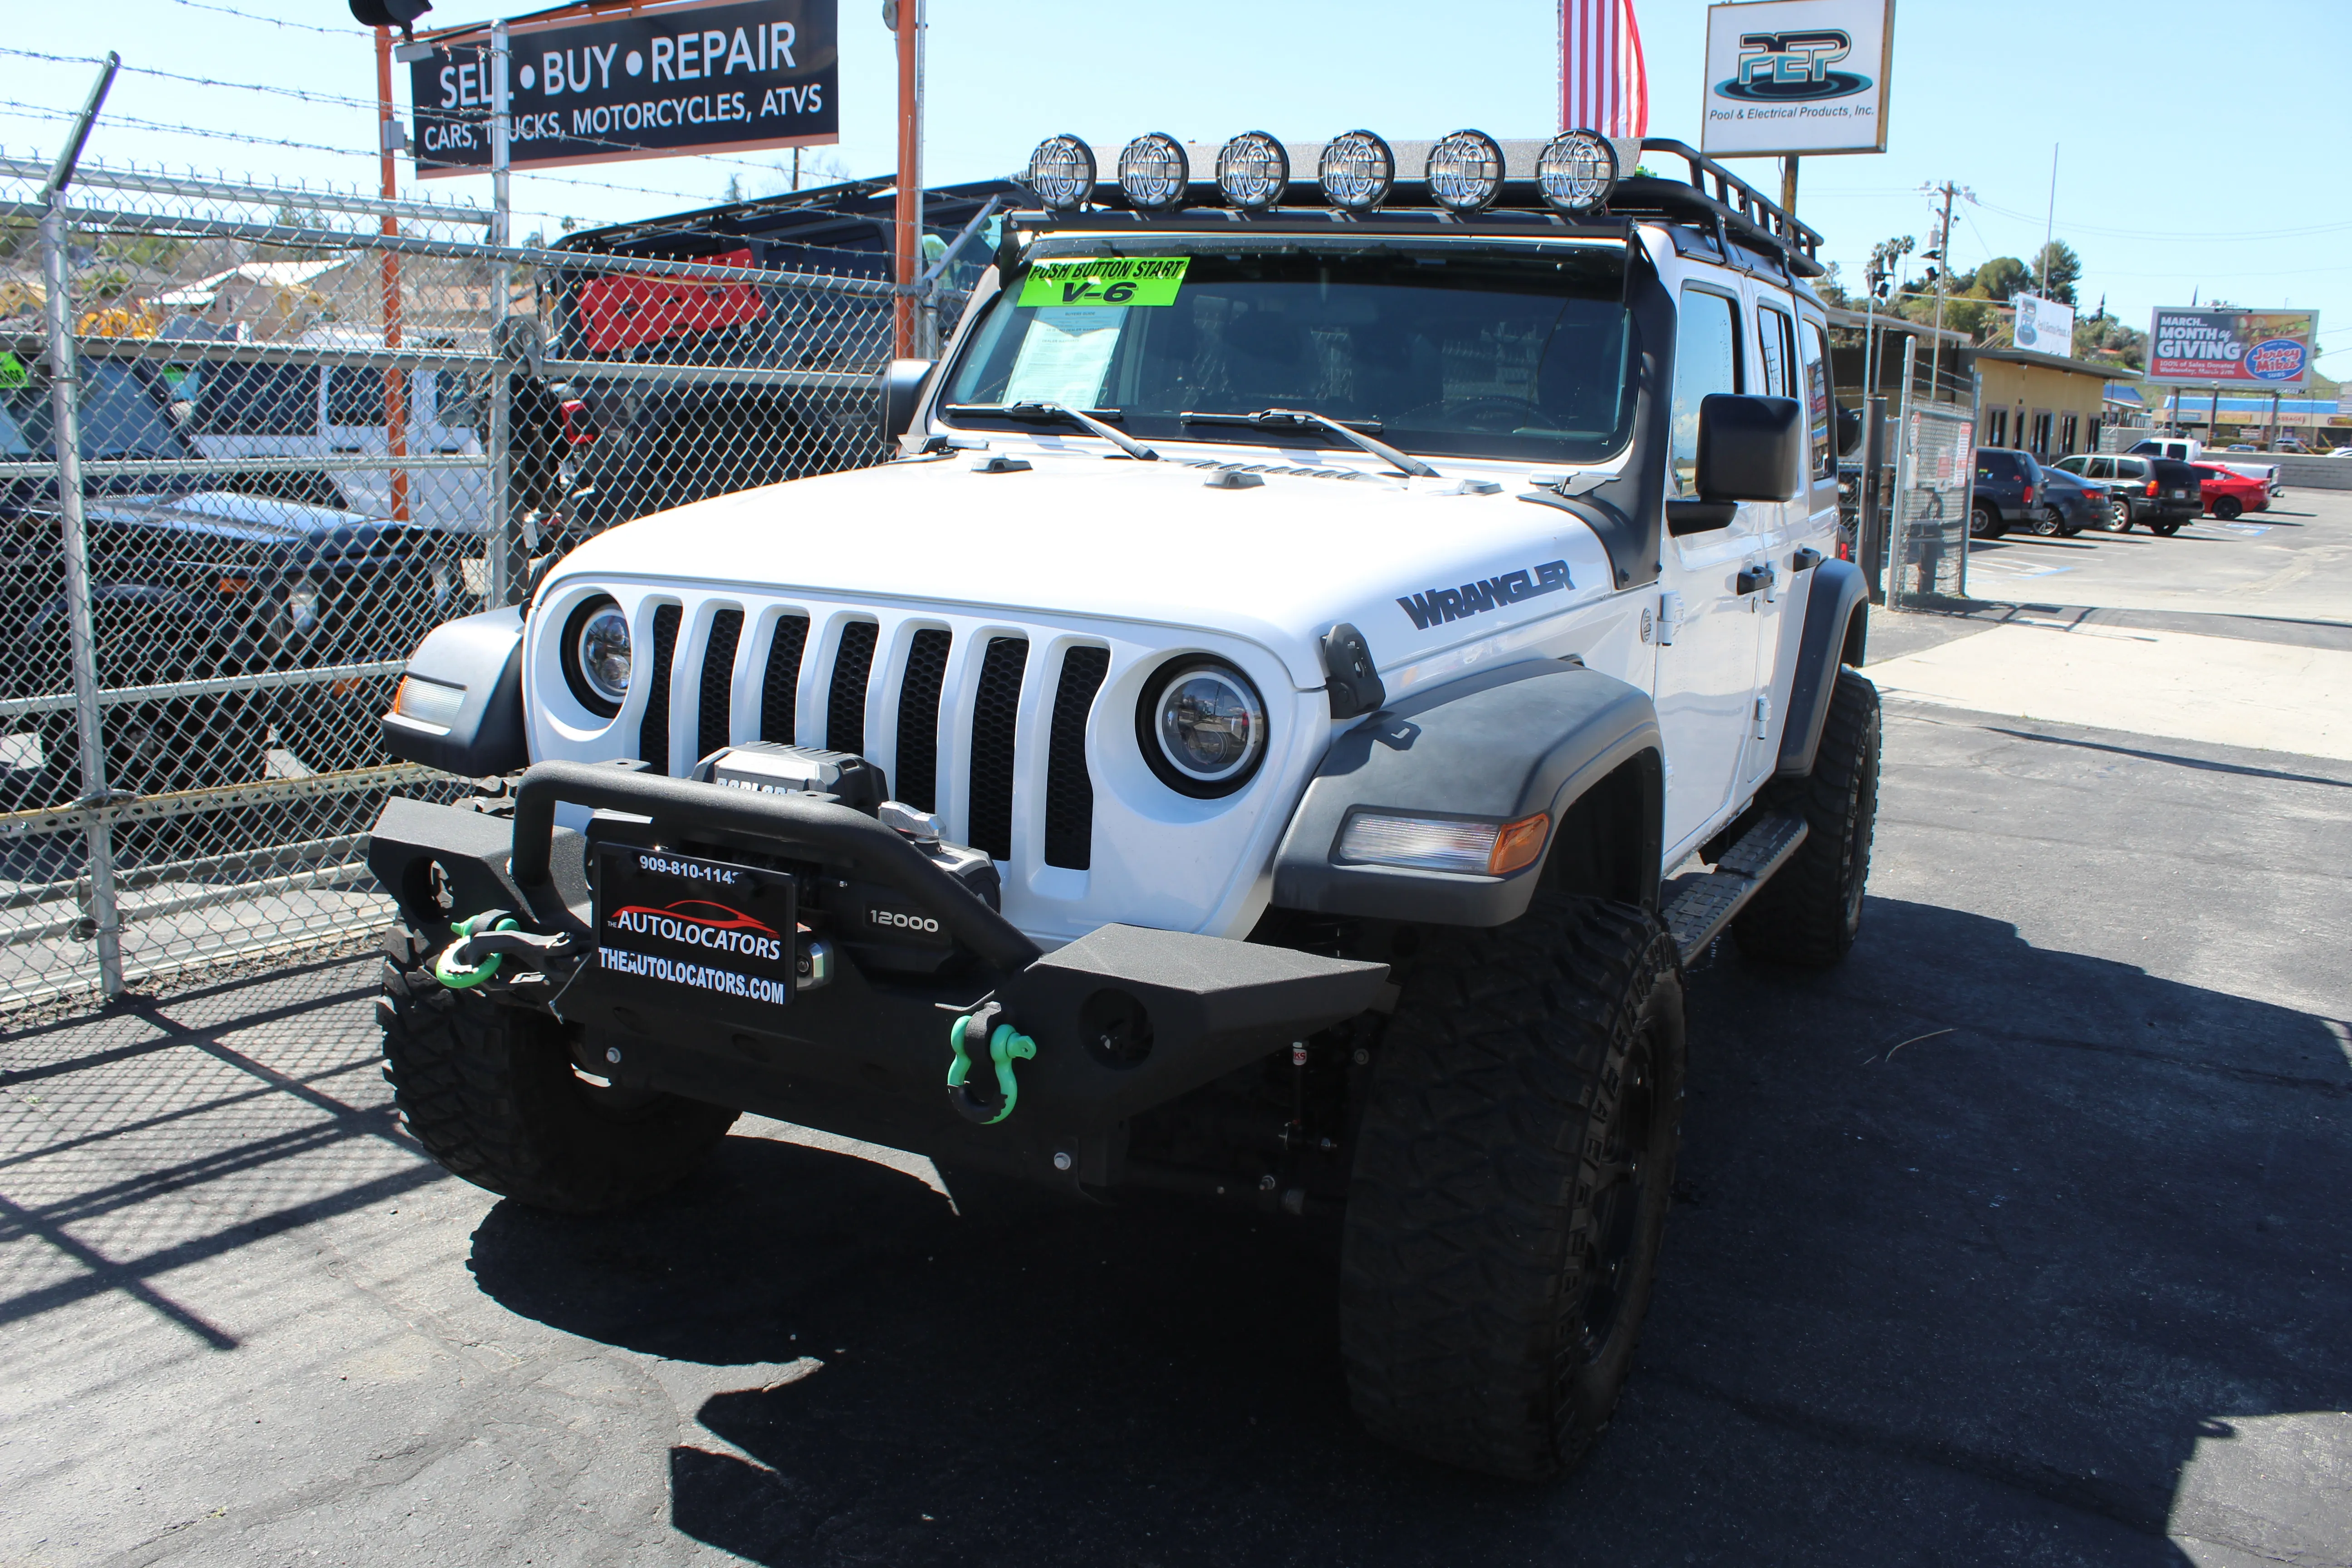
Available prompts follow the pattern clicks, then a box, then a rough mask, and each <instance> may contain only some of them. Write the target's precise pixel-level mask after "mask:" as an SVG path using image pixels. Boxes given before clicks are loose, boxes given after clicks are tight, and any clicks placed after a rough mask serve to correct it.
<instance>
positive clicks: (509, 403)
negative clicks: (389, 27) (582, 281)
mask: <svg viewBox="0 0 2352 1568" xmlns="http://www.w3.org/2000/svg"><path fill="white" fill-rule="evenodd" d="M508 60H509V51H508V48H507V25H506V24H505V23H504V22H497V23H493V24H492V25H491V27H490V234H489V239H490V243H491V244H492V245H495V246H497V247H499V248H501V249H507V248H510V247H512V246H513V245H514V235H513V232H512V230H513V225H514V206H513V202H512V197H511V185H510V180H511V176H510V175H509V173H508V170H507V163H508V160H509V157H510V155H511V132H512V122H511V121H510V119H509V102H508V96H507V90H508V89H507V69H508ZM513 293H514V271H513V266H512V264H511V263H510V262H509V261H508V260H506V259H504V258H500V259H499V260H496V261H493V262H491V263H490V353H491V355H492V356H493V357H494V358H496V359H497V360H498V361H499V363H498V365H497V366H496V367H495V368H494V369H493V370H492V371H491V372H490V384H489V386H488V389H487V394H488V395H487V398H486V402H487V404H488V412H489V419H488V426H489V429H488V431H487V432H486V433H485V435H484V437H483V441H482V449H483V451H484V452H485V453H486V454H487V455H488V458H489V460H490V485H489V490H490V509H489V510H490V515H489V517H488V519H487V521H488V525H489V536H488V539H486V540H485V541H484V542H483V554H484V555H485V556H486V557H487V560H486V561H485V563H484V564H485V570H486V571H487V573H488V578H489V584H488V586H489V593H488V600H489V603H490V604H491V605H508V604H511V603H513V602H514V600H515V598H516V597H517V596H518V594H519V591H520V588H521V586H522V583H521V574H520V573H518V572H517V571H516V570H515V538H516V532H515V519H514V479H513V476H512V474H511V473H510V472H509V468H510V465H511V462H512V459H513V453H514V409H513V397H512V392H513V386H514V381H513V375H512V373H511V371H510V369H509V365H508V363H507V355H508V343H507V336H508V334H507V331H506V325H507V316H508V313H509V310H511V309H512V308H513ZM526 570H527V568H526Z"/></svg>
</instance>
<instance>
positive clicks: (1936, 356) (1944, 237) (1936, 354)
mask: <svg viewBox="0 0 2352 1568" xmlns="http://www.w3.org/2000/svg"><path fill="white" fill-rule="evenodd" d="M1928 189H1929V190H1931V191H1932V192H1934V193H1936V194H1937V195H1941V196H1942V197H1943V198H1944V216H1943V220H1942V221H1941V222H1940V223H1938V224H1937V226H1936V249H1935V252H1934V255H1935V258H1936V342H1935V346H1934V347H1932V348H1931V349H1929V350H1928V354H1927V396H1928V397H1929V399H1930V400H1936V399H1937V386H1938V385H1939V384H1940V383H1939V381H1938V380H1937V378H1938V377H1939V376H1940V375H1941V374H1942V373H1943V368H1944V280H1945V279H1946V278H1947V277H1948V276H1949V275H1950V273H1951V270H1952V198H1953V197H1954V196H1966V197H1968V198H1969V200H1970V201H1974V200H1976V193H1974V192H1973V191H1968V190H1964V189H1962V188H1961V187H1960V186H1958V185H1956V184H1952V182H1951V181H1949V180H1946V181H1945V182H1944V183H1943V184H1940V185H1932V186H1929V187H1928Z"/></svg>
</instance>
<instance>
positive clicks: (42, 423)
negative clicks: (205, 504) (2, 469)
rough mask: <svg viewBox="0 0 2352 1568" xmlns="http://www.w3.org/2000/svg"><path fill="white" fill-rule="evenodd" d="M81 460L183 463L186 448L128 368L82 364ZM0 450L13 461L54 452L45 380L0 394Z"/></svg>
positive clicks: (93, 362) (99, 362)
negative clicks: (157, 460)
mask: <svg viewBox="0 0 2352 1568" xmlns="http://www.w3.org/2000/svg"><path fill="white" fill-rule="evenodd" d="M81 387H82V396H81V455H82V456H83V457H84V458H184V457H186V456H187V455H188V451H187V448H186V447H184V446H182V445H181V444H180V437H179V436H178V435H177V434H176V433H175V432H174V431H173V428H172V420H171V416H169V415H167V414H165V413H164V412H163V405H162V404H160V403H158V402H156V401H155V398H154V395H152V393H150V392H149V391H148V390H147V384H146V383H145V382H143V381H142V380H141V379H140V378H139V376H138V374H137V373H135V372H133V371H132V370H131V368H130V367H129V366H127V365H121V364H110V363H106V362H105V361H103V360H85V361H83V362H82V376H81ZM0 447H5V449H6V451H7V454H8V455H9V456H10V457H15V458H29V457H47V456H49V455H51V454H52V453H54V452H55V451H56V450H57V446H56V441H55V436H54V431H53V426H52V425H51V422H50V412H49V386H48V383H47V380H46V379H44V380H40V381H34V380H32V379H30V378H27V379H26V381H24V382H23V383H22V384H18V385H15V386H7V387H5V388H0Z"/></svg>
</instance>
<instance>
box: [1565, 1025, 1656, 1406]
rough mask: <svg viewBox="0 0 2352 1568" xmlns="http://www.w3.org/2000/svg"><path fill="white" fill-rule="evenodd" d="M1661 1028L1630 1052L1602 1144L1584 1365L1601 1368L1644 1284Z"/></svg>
mask: <svg viewBox="0 0 2352 1568" xmlns="http://www.w3.org/2000/svg"><path fill="white" fill-rule="evenodd" d="M1655 1029H1656V1026H1655V1025H1654V1024H1652V1023H1650V1022H1647V1021H1644V1022H1643V1025H1642V1026H1641V1029H1640V1031H1639V1033H1637V1034H1636V1035H1635V1036H1634V1037H1633V1044H1632V1045H1631V1046H1630V1047H1627V1048H1626V1051H1625V1061H1624V1066H1623V1068H1622V1075H1621V1077H1620V1079H1619V1089H1618V1091H1617V1102H1616V1106H1615V1109H1614V1110H1613V1111H1612V1114H1611V1116H1610V1118H1609V1124H1608V1127H1607V1129H1606V1131H1604V1133H1603V1134H1602V1138H1601V1161H1600V1171H1599V1173H1598V1175H1597V1177H1596V1179H1595V1180H1594V1182H1593V1187H1592V1219H1591V1225H1590V1226H1588V1227H1587V1228H1586V1231H1585V1235H1586V1236H1587V1237H1589V1238H1590V1240H1589V1241H1588V1243H1587V1245H1586V1247H1585V1254H1584V1277H1585V1280H1586V1285H1585V1291H1584V1300H1583V1302H1582V1305H1581V1307H1580V1311H1579V1322H1578V1331H1579V1337H1580V1339H1581V1341H1582V1348H1583V1352H1584V1359H1585V1360H1586V1361H1588V1362H1590V1361H1597V1360H1599V1359H1600V1358H1601V1355H1602V1354H1603V1353H1604V1352H1606V1351H1607V1350H1608V1348H1609V1342H1610V1341H1611V1340H1612V1339H1613V1338H1614V1337H1615V1336H1616V1334H1617V1331H1618V1329H1619V1327H1620V1326H1621V1325H1622V1323H1623V1322H1624V1321H1625V1318H1626V1308H1627V1305H1628V1304H1629V1303H1630V1302H1631V1300H1633V1293H1634V1291H1635V1289H1636V1288H1637V1287H1638V1285H1639V1283H1640V1280H1641V1277H1642V1251H1643V1238H1644V1237H1645V1235H1646V1233H1647V1228H1648V1227H1647V1226H1645V1224H1644V1223H1643V1218H1644V1215H1645V1214H1646V1212H1647V1210H1648V1209H1649V1206H1650V1205H1649V1204H1648V1203H1647V1202H1646V1201H1644V1200H1645V1199H1646V1197H1647V1195H1648V1192H1649V1186H1650V1177H1651V1174H1652V1173H1653V1172H1654V1170H1655V1168H1656V1165H1657V1152H1658V1150H1657V1142H1658V1112H1659V1110H1660V1109H1661V1108H1662V1105H1663V1101H1662V1100H1660V1099H1659V1096H1658V1093H1657V1081H1656V1080H1657V1073H1656V1056H1655V1052H1654V1048H1653V1047H1654V1032H1655Z"/></svg>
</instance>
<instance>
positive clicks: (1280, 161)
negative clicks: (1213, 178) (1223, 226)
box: [1217, 131, 1290, 212]
mask: <svg viewBox="0 0 2352 1568" xmlns="http://www.w3.org/2000/svg"><path fill="white" fill-rule="evenodd" d="M1289 188H1290V154H1289V153H1286V152H1285V151H1284V150H1283V146H1282V143H1281V142H1277V141H1276V140H1275V139H1274V138H1273V137H1271V136H1269V135H1267V134H1266V133H1265V132H1263V131H1244V132H1242V133H1241V134H1240V135H1238V136H1236V137H1234V139H1233V140H1232V141H1230V142H1226V143H1225V144H1224V146H1223V149H1221V150H1220V151H1219V152H1218V153H1217V189H1219V190H1221V191H1223V192H1224V194H1225V200H1227V201H1229V202H1231V203H1233V204H1234V205H1235V206H1237V207H1241V208H1243V209H1244V210H1246V211H1249V212H1263V211H1265V209H1266V208H1267V207H1270V206H1273V205H1275V204H1276V203H1277V202H1279V201H1281V200H1282V194H1283V193H1284V192H1285V191H1286V190H1288V189H1289Z"/></svg>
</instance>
